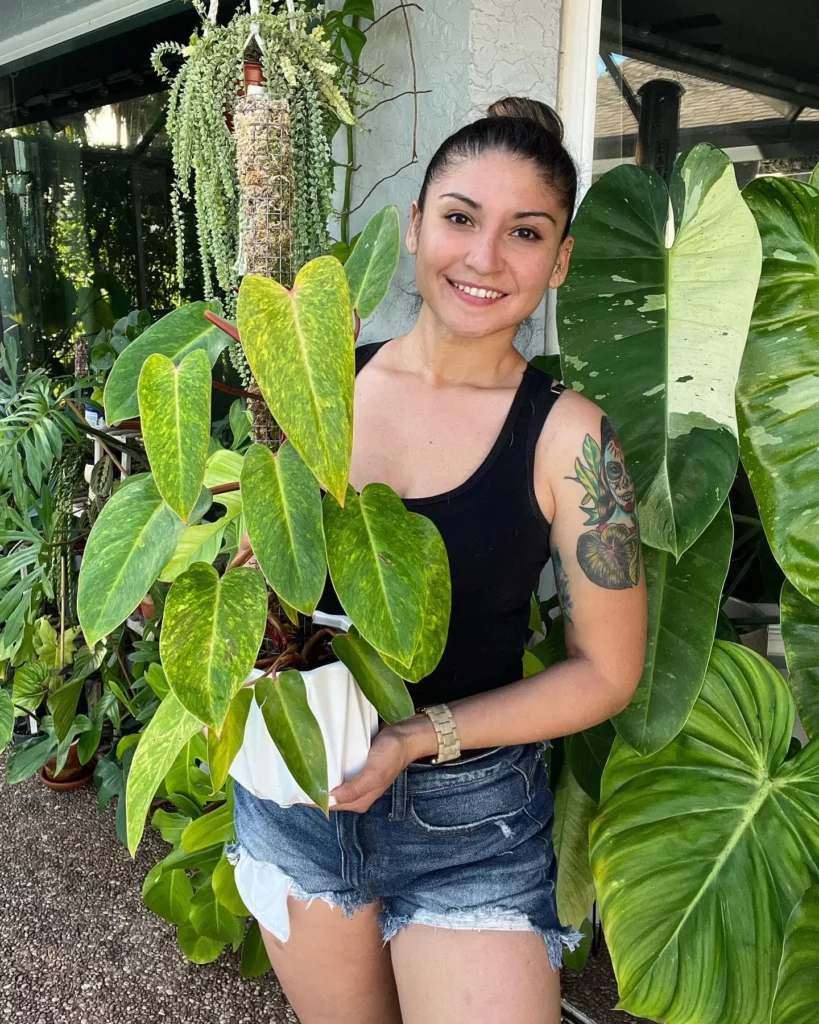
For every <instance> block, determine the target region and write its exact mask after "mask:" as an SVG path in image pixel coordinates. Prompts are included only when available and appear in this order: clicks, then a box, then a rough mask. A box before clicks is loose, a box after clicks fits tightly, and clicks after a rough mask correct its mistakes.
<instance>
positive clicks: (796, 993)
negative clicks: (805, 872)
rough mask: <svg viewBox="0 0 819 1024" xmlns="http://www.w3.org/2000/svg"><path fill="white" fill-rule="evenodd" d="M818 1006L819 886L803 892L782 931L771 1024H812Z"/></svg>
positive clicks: (814, 1020)
mask: <svg viewBox="0 0 819 1024" xmlns="http://www.w3.org/2000/svg"><path fill="white" fill-rule="evenodd" d="M817 1004H819V886H816V885H814V886H812V887H811V888H810V889H808V890H807V892H805V894H804V895H803V896H802V898H801V899H800V901H799V902H798V903H797V904H796V906H795V907H794V909H793V913H792V914H791V916H790V919H789V920H788V926H787V928H786V929H785V946H784V949H783V950H782V962H781V963H780V965H779V978H778V979H777V985H776V996H775V997H774V1005H773V1013H772V1014H771V1024H815V1022H816V1008H817Z"/></svg>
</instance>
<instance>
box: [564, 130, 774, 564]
mask: <svg viewBox="0 0 819 1024" xmlns="http://www.w3.org/2000/svg"><path fill="white" fill-rule="evenodd" d="M670 205H672V206H673V210H674V224H673V227H674V228H675V237H674V240H673V244H672V245H671V247H670V248H669V247H668V246H667V245H666V234H667V229H668V227H669V224H668V220H669V206H670ZM572 235H573V236H574V238H575V248H574V252H573V256H572V272H571V275H570V276H569V277H568V279H567V280H566V283H565V284H564V285H563V287H561V288H560V290H559V293H558V324H559V325H560V350H561V366H562V369H563V371H564V377H563V379H564V383H566V385H568V386H569V387H572V388H574V389H575V390H577V391H582V392H583V394H585V395H586V396H587V397H589V398H591V399H593V400H594V401H597V402H600V403H601V405H602V406H603V408H604V409H605V410H606V415H607V416H608V417H609V418H610V419H611V421H612V423H613V425H614V427H615V429H616V431H617V433H618V435H619V437H620V439H621V440H622V443H623V448H624V450H625V452H626V453H627V455H628V461H629V466H630V469H631V472H632V475H633V477H634V483H635V487H636V490H637V496H638V498H639V500H640V530H641V534H642V536H643V540H644V541H645V543H646V544H648V545H650V546H651V547H654V548H659V549H661V550H663V551H668V552H670V553H671V554H672V555H673V556H674V557H675V558H679V557H680V555H681V554H682V553H683V552H684V551H686V550H687V549H688V548H689V547H691V545H692V544H693V543H694V542H695V541H696V539H697V538H698V537H699V536H700V535H701V534H702V533H703V531H704V530H705V528H706V527H707V526H708V524H709V523H710V522H711V520H712V519H713V518H714V517H715V516H716V514H717V512H718V511H719V509H720V508H721V507H722V505H723V504H724V502H725V499H726V497H727V495H728V491H729V490H730V488H731V485H732V484H733V481H734V475H735V472H736V465H737V454H738V442H737V423H736V411H735V402H734V389H735V385H736V379H737V375H738V372H739V366H740V362H741V359H742V352H743V348H744V346H745V339H746V337H747V333H748V323H749V321H750V316H751V311H752V309H753V303H754V295H755V293H756V287H757V283H758V281H759V271H760V265H761V249H760V241H759V232H758V231H757V230H756V225H755V223H754V219H753V216H752V215H751V213H750V211H749V210H748V207H747V206H746V204H745V203H744V202H743V199H742V196H741V194H740V192H739V190H738V189H737V185H736V179H735V176H734V170H733V167H732V165H731V162H730V160H729V159H728V157H727V156H726V155H725V154H724V153H722V152H720V151H719V150H717V149H714V148H713V147H711V146H708V145H699V146H695V147H694V148H693V149H692V150H690V151H689V152H688V153H686V154H684V155H683V156H681V157H680V159H679V160H678V161H677V164H676V165H675V168H674V173H673V175H672V181H671V185H670V187H669V188H666V185H665V183H664V182H663V180H662V179H661V178H660V177H659V176H658V175H656V174H654V173H652V172H651V171H648V170H647V169H645V168H643V167H637V166H621V167H617V168H615V169H614V170H613V171H610V172H609V173H608V174H604V175H603V176H602V177H601V178H600V179H599V180H598V181H597V182H595V184H594V185H593V186H592V187H591V188H590V189H589V191H588V193H587V194H586V196H585V197H584V199H583V202H582V204H581V206H580V209H579V210H578V213H577V217H576V218H575V220H574V223H573V226H572ZM588 454H591V453H588ZM587 506H588V507H590V508H593V506H592V505H591V502H590V501H588V499H587Z"/></svg>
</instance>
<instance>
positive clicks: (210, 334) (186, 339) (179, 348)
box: [105, 299, 230, 423]
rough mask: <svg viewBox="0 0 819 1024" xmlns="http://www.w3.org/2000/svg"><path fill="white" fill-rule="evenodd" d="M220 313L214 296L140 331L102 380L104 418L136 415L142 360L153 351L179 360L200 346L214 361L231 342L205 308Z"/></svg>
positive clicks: (122, 417) (125, 417)
mask: <svg viewBox="0 0 819 1024" xmlns="http://www.w3.org/2000/svg"><path fill="white" fill-rule="evenodd" d="M206 310H210V311H211V312H213V313H216V314H217V315H221V314H222V305H221V303H220V302H218V301H217V300H216V299H211V300H209V301H208V302H191V303H189V304H188V305H186V306H180V307H179V309H175V310H173V311H172V312H171V313H168V314H167V316H163V317H162V319H161V320H157V322H156V323H155V324H151V326H150V327H149V328H148V329H147V330H146V331H143V332H142V334H141V335H140V336H139V337H138V338H137V339H136V341H132V342H131V344H130V345H128V346H127V348H125V349H124V350H123V352H122V354H121V355H120V356H119V357H118V358H117V361H116V362H115V363H114V367H113V369H112V370H111V372H110V373H109V374H108V379H107V380H106V382H105V420H106V422H107V423H119V421H120V420H125V419H128V418H129V417H131V416H138V415H139V402H138V399H137V386H138V383H139V374H140V371H141V370H142V364H143V363H144V362H145V360H146V359H147V358H148V356H150V355H151V354H152V353H154V352H161V353H162V354H163V355H166V356H168V358H170V359H173V361H174V362H175V363H179V362H181V361H182V359H183V358H184V357H185V356H186V355H187V354H188V352H192V351H193V350H194V349H198V348H201V349H203V351H204V352H205V353H206V354H207V357H208V362H209V363H210V365H211V366H213V365H214V363H215V362H216V360H217V359H218V358H219V353H220V352H221V351H222V350H223V349H224V348H225V346H227V345H228V344H229V343H230V338H229V337H228V336H227V334H225V332H224V331H223V330H221V329H220V328H218V327H216V326H215V325H214V324H212V323H211V322H210V321H209V320H206V319H205V311H206Z"/></svg>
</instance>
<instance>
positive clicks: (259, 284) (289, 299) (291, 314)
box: [238, 256, 355, 502]
mask: <svg viewBox="0 0 819 1024" xmlns="http://www.w3.org/2000/svg"><path fill="white" fill-rule="evenodd" d="M238 324H239V334H240V336H241V339H242V347H243V349H244V352H245V355H246V356H247V361H248V363H249V364H250V368H251V369H252V370H253V374H254V376H255V377H256V380H257V382H258V384H259V387H260V388H261V390H262V394H263V395H264V398H265V401H266V402H267V405H268V407H269V408H270V411H271V413H272V414H273V416H274V418H275V420H276V422H277V423H279V424H280V425H281V428H282V430H283V431H284V432H285V434H286V435H287V437H288V439H289V440H290V441H291V442H292V444H293V447H294V448H295V449H296V451H297V452H298V453H299V455H301V457H302V458H303V459H304V461H305V462H306V463H307V465H308V466H309V468H310V470H311V471H312V473H313V474H314V475H315V477H316V479H317V480H318V481H319V483H320V484H321V485H322V486H323V487H324V488H325V489H326V490H328V491H329V492H330V493H331V494H334V495H335V496H336V498H337V499H338V501H339V502H343V501H344V495H345V491H346V487H347V478H348V476H349V472H350V456H351V453H352V444H353V388H354V385H355V355H354V346H355V341H354V338H353V326H352V309H351V307H350V292H349V287H348V285H347V277H346V275H345V273H344V267H343V266H342V265H341V264H340V263H339V261H338V260H337V259H335V257H333V256H320V257H319V258H318V259H315V260H311V261H310V262H309V263H308V264H306V266H304V267H302V269H301V270H300V271H299V273H298V275H297V276H296V280H295V282H294V284H293V288H292V290H288V289H287V288H284V287H283V286H282V285H280V284H279V283H278V282H277V281H271V280H270V279H269V278H266V277H258V276H257V275H255V274H248V275H247V276H246V277H245V278H244V280H243V281H242V286H241V288H240V290H239V304H238Z"/></svg>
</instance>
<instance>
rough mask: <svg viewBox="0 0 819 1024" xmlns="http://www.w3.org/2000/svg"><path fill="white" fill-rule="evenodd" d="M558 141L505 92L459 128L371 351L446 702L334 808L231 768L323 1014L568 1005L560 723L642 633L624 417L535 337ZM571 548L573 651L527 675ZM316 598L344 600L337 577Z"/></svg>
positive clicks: (285, 970)
mask: <svg viewBox="0 0 819 1024" xmlns="http://www.w3.org/2000/svg"><path fill="white" fill-rule="evenodd" d="M561 136H562V126H561V125H560V122H559V120H558V119H557V116H556V115H555V114H554V113H553V112H552V111H551V109H550V108H549V107H546V106H545V105H544V104H540V103H536V102H534V101H529V100H522V99H507V100H503V101H501V102H499V103H496V104H494V105H493V106H492V107H491V108H490V110H489V117H487V118H484V119H481V120H479V121H477V122H475V123H474V124H470V125H467V126H466V127H465V128H462V129H461V130H460V131H458V132H456V133H455V134H454V135H452V136H451V137H450V138H448V139H447V140H446V141H445V142H444V143H443V144H442V146H441V147H440V149H439V150H438V151H437V153H436V154H435V156H434V157H433V158H432V161H431V162H430V165H429V168H428V170H427V173H426V176H425V178H424V183H423V187H422V189H421V192H420V195H419V197H418V201H417V202H415V203H413V204H412V217H411V223H410V226H409V230H408V233H407V238H406V243H407V248H408V249H409V252H410V253H411V254H412V255H414V256H415V261H416V262H415V265H416V280H417V283H418V289H419V291H420V294H421V297H422V300H423V304H422V306H421V310H420V314H419V316H418V319H417V321H416V323H415V325H414V326H413V327H412V329H411V330H410V331H409V332H408V333H407V334H405V335H403V336H401V337H398V338H393V339H391V340H389V341H387V342H385V343H381V344H372V345H363V346H361V347H359V349H358V350H357V370H358V376H357V379H356V392H355V431H354V439H353V457H352V466H351V483H352V484H353V486H354V487H355V488H356V489H357V490H359V491H360V490H361V489H362V488H363V487H364V486H365V485H366V484H367V483H370V482H371V481H381V482H384V483H387V484H389V485H390V486H391V487H392V488H393V489H394V490H395V491H396V492H397V493H398V494H399V495H401V496H402V498H403V499H404V502H405V504H406V506H407V507H408V508H410V509H411V510H412V511H415V512H420V513H422V514H423V515H425V516H428V517H429V518H430V519H432V520H433V522H435V524H436V525H437V526H438V529H439V530H440V532H441V535H442V537H443V539H444V542H445V544H446V546H447V552H448V556H449V561H450V570H451V574H452V586H453V595H452V615H451V620H450V630H449V636H448V641H447V646H446V650H445V652H444V655H443V657H442V659H441V662H440V664H439V665H438V667H437V668H436V670H435V671H434V672H433V673H432V675H430V676H428V677H427V678H426V679H425V680H422V681H421V682H420V683H418V684H416V685H414V686H412V687H410V692H411V693H412V695H413V699H414V701H415V705H416V707H417V708H419V709H423V708H427V707H428V706H429V705H435V708H434V709H429V710H427V711H419V712H418V713H417V714H416V715H415V716H414V717H413V718H411V719H408V720H406V721H403V722H400V723H398V724H397V725H391V726H384V727H383V728H382V729H381V730H380V731H379V733H378V734H377V736H376V737H375V738H374V740H373V744H372V748H371V751H370V755H369V758H368V760H367V763H366V765H365V766H364V768H363V770H362V771H361V772H360V773H359V774H358V775H357V776H356V777H355V778H353V779H350V780H348V781H347V782H345V783H344V784H343V785H341V786H339V787H338V788H337V789H336V790H335V791H334V792H333V794H332V798H334V800H335V804H334V807H333V810H332V812H331V814H330V820H329V821H328V820H326V819H325V817H324V816H323V815H322V814H321V813H320V812H319V811H318V810H317V809H315V808H313V807H309V806H295V807H291V808H287V809H283V808H280V807H278V805H276V804H274V803H272V802H271V801H266V800H260V799H258V798H256V797H254V796H253V795H252V794H251V793H249V792H248V791H247V790H245V789H243V788H242V787H241V786H240V785H239V784H238V783H237V784H236V786H235V790H234V795H235V811H234V813H235V820H236V828H237V834H238V841H237V843H236V844H235V845H234V846H233V847H232V848H231V850H230V853H231V860H232V862H233V863H238V862H239V861H241V860H242V859H243V858H244V863H245V864H246V865H248V864H251V865H252V867H253V869H254V871H255V872H256V873H255V875H254V877H255V878H257V879H258V880H259V881H258V883H257V884H256V885H254V886H253V887H252V890H251V891H250V892H248V891H245V892H244V893H243V895H244V896H245V902H246V903H248V908H249V910H250V911H251V913H254V916H256V917H257V918H261V919H262V920H263V919H264V917H265V913H264V899H265V891H264V890H265V884H264V879H265V877H267V878H271V877H273V875H275V876H276V877H277V878H278V879H281V878H282V876H284V877H286V879H287V887H288V888H287V889H285V891H288V889H289V893H290V896H289V901H288V906H289V917H290V931H289V936H288V937H287V940H286V941H281V939H280V938H277V937H276V936H275V935H273V934H272V933H271V932H269V931H267V930H266V929H265V928H264V927H263V928H262V936H263V939H264V942H265V946H266V948H267V951H268V954H269V956H270V960H271V963H272V965H273V969H274V971H275V972H276V975H277V976H278V978H279V980H280V982H281V984H282V986H283V988H284V990H285V992H286V994H287V995H288V997H289V998H290V1000H291V1002H292V1004H293V1007H294V1008H295V1010H296V1013H297V1014H298V1015H299V1018H300V1019H301V1021H302V1022H303V1024H399V1022H403V1024H444V1022H446V1024H453V1022H464V1024H466V1022H467V1021H468V1022H469V1024H490V1022H491V1024H497V1022H499V1021H504V1022H507V1021H508V1022H514V1024H558V1021H559V1019H560V989H559V974H558V971H557V967H558V965H559V963H560V958H561V953H562V949H563V948H564V947H566V946H569V947H571V946H573V945H574V944H575V943H576V942H577V940H578V936H577V934H576V933H575V932H573V931H572V930H571V929H568V928H565V927H561V925H560V922H559V920H558V917H557V911H556V905H555V894H554V881H555V877H556V864H555V860H554V851H553V847H552V840H551V831H552V819H553V799H552V795H551V793H550V791H549V785H548V779H547V776H546V769H545V767H544V765H543V761H542V758H541V751H542V749H543V745H544V743H543V741H547V740H549V739H551V738H554V737H558V736H565V735H568V734H570V733H575V732H579V731H580V730H582V729H586V728H588V727H589V726H593V725H596V724H597V723H599V722H601V721H603V720H605V719H607V718H609V717H610V716H612V715H614V714H616V713H617V712H619V711H621V710H622V709H623V708H624V707H625V706H626V705H627V704H628V702H629V700H630V698H631V696H632V693H633V691H634V689H635V687H636V685H637V682H638V680H639V678H640V673H641V669H642V665H643V657H644V651H645V633H646V594H645V581H644V574H643V572H642V569H641V564H640V549H639V540H638V533H637V522H636V518H635V503H634V494H633V487H632V484H631V481H630V478H629V476H628V470H627V469H626V464H625V461H624V459H623V455H622V450H621V448H620V444H619V441H618V439H617V437H616V434H615V433H614V430H613V428H612V426H611V424H610V422H609V421H608V420H607V419H606V417H605V415H604V414H603V412H602V411H601V410H600V409H599V408H598V407H597V406H596V405H595V404H594V403H592V402H590V401H588V400H587V399H586V398H584V397H583V396H582V395H579V394H576V393H574V392H572V391H563V389H562V387H561V386H560V385H559V384H557V383H556V382H555V381H554V380H553V379H552V378H551V377H550V376H549V375H548V374H546V373H544V372H542V371H540V370H536V369H534V368H533V367H530V366H528V364H527V363H526V361H525V360H524V359H523V358H522V357H521V356H520V355H519V354H518V352H517V351H516V350H515V348H514V347H513V340H514V337H515V333H516V331H517V328H518V325H519V324H520V323H521V322H522V321H523V320H525V319H526V317H528V316H529V315H530V314H531V313H532V312H533V311H534V310H535V309H536V307H537V306H538V304H539V303H540V301H541V300H542V298H543V295H544V293H545V291H546V289H547V288H548V287H552V288H556V287H558V286H559V285H560V284H561V283H562V282H563V280H564V279H565V277H566V273H567V271H568V269H569V258H570V255H571V250H572V244H573V243H572V239H571V237H569V234H568V226H569V220H570V217H571V212H572V209H573V205H574V198H575V189H576V177H575V169H574V166H573V164H572V161H571V159H570V158H569V156H568V154H567V153H566V151H565V149H564V148H563V146H562V142H561ZM550 554H551V556H552V558H553V560H554V567H555V577H556V581H557V587H558V595H559V599H560V604H561V607H562V612H563V617H564V620H565V623H566V639H567V647H568V652H569V658H568V660H567V661H565V662H563V663H561V664H558V665H555V666H553V667H551V668H548V669H546V670H545V671H543V672H540V673H538V674H537V675H534V676H531V677H530V678H528V679H525V680H522V679H520V676H521V653H522V648H523V644H524V642H525V639H526V636H527V623H528V615H529V596H530V594H531V593H532V590H533V589H535V588H536V586H537V583H538V578H539V575H540V572H541V570H542V568H543V566H544V565H545V563H546V562H547V560H548V559H549V557H550ZM320 607H321V608H322V610H325V611H331V612H332V611H339V610H340V607H339V606H338V604H337V600H336V599H335V596H334V594H333V592H332V588H331V586H330V585H329V584H328V588H327V590H326V591H325V595H324V597H323V599H322V602H321V605H320ZM456 735H457V737H459V740H460V746H459V747H458V743H457V740H456V738H455V736H456ZM447 758H453V759H450V760H446V759H447ZM432 759H435V760H436V761H437V763H431V762H432ZM332 798H331V799H332ZM265 872H267V875H266V874H265ZM271 873H272V874H271ZM243 877H248V876H247V875H245V876H243ZM246 890H247V887H246ZM260 923H261V922H260ZM550 968H551V969H550Z"/></svg>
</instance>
